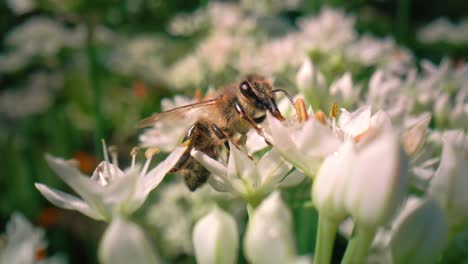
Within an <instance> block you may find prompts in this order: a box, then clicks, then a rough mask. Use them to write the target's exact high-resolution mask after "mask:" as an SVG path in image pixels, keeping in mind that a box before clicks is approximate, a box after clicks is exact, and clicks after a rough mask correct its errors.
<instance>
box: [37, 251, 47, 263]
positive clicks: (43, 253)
mask: <svg viewBox="0 0 468 264" xmlns="http://www.w3.org/2000/svg"><path fill="white" fill-rule="evenodd" d="M46 257H47V250H46V249H45V248H38V249H37V250H36V256H35V259H36V261H41V260H43V259H45V258H46Z"/></svg>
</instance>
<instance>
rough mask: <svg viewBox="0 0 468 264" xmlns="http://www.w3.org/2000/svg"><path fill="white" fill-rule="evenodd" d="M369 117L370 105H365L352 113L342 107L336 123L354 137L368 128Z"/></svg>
mask: <svg viewBox="0 0 468 264" xmlns="http://www.w3.org/2000/svg"><path fill="white" fill-rule="evenodd" d="M370 119H371V107H370V105H366V106H363V107H361V108H359V109H357V110H356V111H354V112H352V113H350V112H348V111H346V109H342V112H341V115H340V117H339V119H338V124H339V126H340V128H341V129H342V130H343V131H344V132H345V133H346V134H347V135H350V136H352V137H356V136H358V135H360V134H362V133H364V132H365V131H366V130H367V129H368V128H369V124H370Z"/></svg>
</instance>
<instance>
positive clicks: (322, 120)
mask: <svg viewBox="0 0 468 264" xmlns="http://www.w3.org/2000/svg"><path fill="white" fill-rule="evenodd" d="M315 119H317V121H319V122H320V123H322V124H324V125H326V124H327V119H326V117H325V113H324V112H323V111H320V110H319V111H317V113H315Z"/></svg>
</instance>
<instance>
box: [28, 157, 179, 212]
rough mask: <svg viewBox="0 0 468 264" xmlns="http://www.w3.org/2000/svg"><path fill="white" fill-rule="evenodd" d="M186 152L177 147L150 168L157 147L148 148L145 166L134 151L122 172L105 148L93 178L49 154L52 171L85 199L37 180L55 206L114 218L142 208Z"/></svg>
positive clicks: (115, 158)
mask: <svg viewBox="0 0 468 264" xmlns="http://www.w3.org/2000/svg"><path fill="white" fill-rule="evenodd" d="M184 151H185V148H177V149H175V150H174V151H173V152H172V153H171V154H170V155H169V156H168V157H167V158H166V160H164V161H163V162H161V163H160V164H159V165H158V166H156V167H155V168H153V169H150V170H149V165H150V162H151V159H152V156H153V154H154V153H155V152H154V150H153V149H149V150H148V151H147V153H146V154H147V159H146V162H145V164H144V166H143V168H140V166H137V165H136V164H135V156H136V153H135V152H133V153H132V156H133V157H132V158H133V160H132V165H131V166H130V168H128V169H126V170H125V171H122V170H121V169H119V167H118V164H117V157H116V155H113V161H112V163H111V162H110V161H109V158H108V157H107V151H106V150H104V155H105V157H106V159H105V161H103V162H101V163H100V164H99V165H98V167H97V168H96V170H95V171H94V173H93V175H92V176H91V177H88V176H86V175H83V174H82V173H81V172H80V171H79V170H78V169H77V168H76V167H75V166H73V165H71V164H70V163H69V162H67V161H65V160H64V159H61V158H55V157H52V156H50V155H46V160H47V162H48V164H49V166H50V167H51V168H52V170H54V172H55V173H57V175H58V176H59V177H60V178H61V179H62V180H63V181H65V183H67V184H68V185H69V186H70V187H71V188H72V189H73V190H74V191H75V192H76V193H77V194H78V195H79V196H81V198H78V197H76V196H74V195H70V194H68V193H65V192H62V191H59V190H57V189H55V188H52V187H49V186H47V185H44V184H42V183H36V184H35V186H36V188H37V189H38V190H39V191H40V192H41V193H42V195H44V197H45V198H46V199H47V200H49V201H50V202H51V203H53V204H54V205H55V206H58V207H61V208H64V209H71V210H76V211H79V212H80V213H82V214H84V215H86V216H88V217H90V218H93V219H96V220H104V221H110V220H111V219H112V218H113V217H114V216H115V215H130V214H131V213H133V212H134V211H135V210H137V209H138V208H140V206H141V205H142V204H143V203H144V201H145V200H146V198H147V196H148V194H149V193H150V192H151V191H152V190H153V189H154V188H156V187H157V186H158V185H159V183H160V182H161V181H162V180H163V178H164V176H165V175H166V174H167V173H168V172H169V170H170V169H172V167H174V165H175V164H176V163H177V161H178V160H179V158H180V157H181V155H182V154H183V152H184Z"/></svg>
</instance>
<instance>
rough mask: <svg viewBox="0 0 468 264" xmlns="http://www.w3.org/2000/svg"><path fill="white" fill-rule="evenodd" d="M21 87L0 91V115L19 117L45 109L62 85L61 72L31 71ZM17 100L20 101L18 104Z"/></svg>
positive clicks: (38, 112)
mask: <svg viewBox="0 0 468 264" xmlns="http://www.w3.org/2000/svg"><path fill="white" fill-rule="evenodd" d="M21 86H24V87H18V88H21V89H6V90H4V91H2V92H1V93H0V116H5V117H7V118H12V119H19V118H24V117H27V116H31V115H34V114H40V113H43V112H45V111H47V110H48V109H49V107H50V105H51V104H52V103H53V100H54V97H55V94H56V93H57V91H58V90H59V89H61V88H62V86H63V76H62V74H61V73H58V72H53V73H47V72H45V71H38V72H34V73H32V74H31V75H30V76H29V78H28V79H27V81H26V83H25V84H23V85H21ZM18 102H21V103H20V104H19V103H18Z"/></svg>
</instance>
